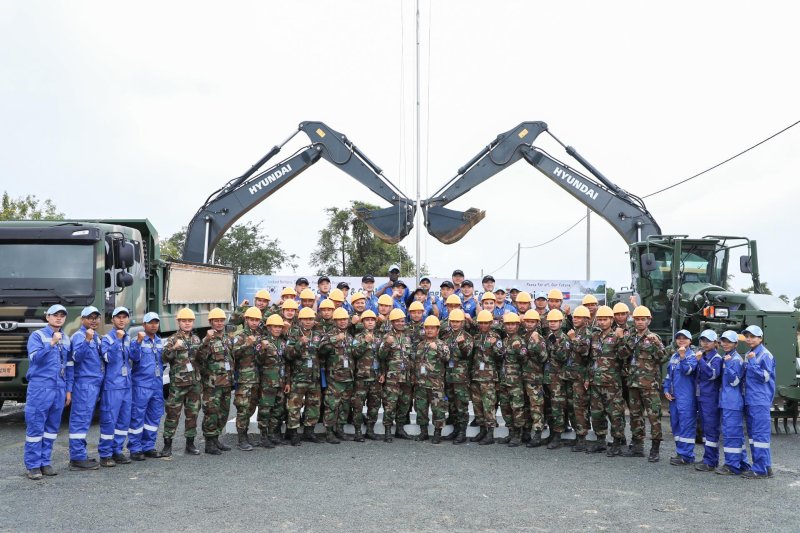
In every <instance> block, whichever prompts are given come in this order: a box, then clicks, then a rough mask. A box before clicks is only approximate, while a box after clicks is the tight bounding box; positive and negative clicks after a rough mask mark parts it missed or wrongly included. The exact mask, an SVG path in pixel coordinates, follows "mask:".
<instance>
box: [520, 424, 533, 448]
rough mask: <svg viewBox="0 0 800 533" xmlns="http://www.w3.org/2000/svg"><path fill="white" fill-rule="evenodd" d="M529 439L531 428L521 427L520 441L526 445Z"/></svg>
mask: <svg viewBox="0 0 800 533" xmlns="http://www.w3.org/2000/svg"><path fill="white" fill-rule="evenodd" d="M530 441H531V428H523V429H522V438H521V439H520V442H521V443H522V444H525V445H527V444H528V443H529V442H530Z"/></svg>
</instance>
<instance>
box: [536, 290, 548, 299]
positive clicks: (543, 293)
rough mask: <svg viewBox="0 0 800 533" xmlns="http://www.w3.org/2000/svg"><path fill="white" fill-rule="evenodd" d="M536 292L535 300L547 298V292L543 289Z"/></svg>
mask: <svg viewBox="0 0 800 533" xmlns="http://www.w3.org/2000/svg"><path fill="white" fill-rule="evenodd" d="M533 294H534V298H533V299H534V300H538V299H539V298H544V299H545V300H547V293H546V292H543V291H536V292H535V293H533Z"/></svg>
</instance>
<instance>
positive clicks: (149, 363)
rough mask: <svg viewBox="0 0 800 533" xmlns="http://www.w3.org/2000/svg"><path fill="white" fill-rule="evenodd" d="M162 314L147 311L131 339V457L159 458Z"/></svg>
mask: <svg viewBox="0 0 800 533" xmlns="http://www.w3.org/2000/svg"><path fill="white" fill-rule="evenodd" d="M160 320H161V319H160V318H159V317H158V315H157V314H156V313H152V312H151V313H146V314H145V315H144V318H143V319H142V324H144V331H140V332H139V333H138V334H137V336H136V340H134V341H133V342H131V405H132V407H131V423H130V426H131V427H130V429H128V450H130V452H131V459H133V460H134V461H144V460H145V458H146V457H150V458H152V459H157V458H159V457H161V454H160V453H158V451H157V450H156V437H157V436H158V424H159V423H160V422H161V416H162V415H163V414H164V379H163V377H162V375H163V372H164V364H163V363H162V361H161V353H162V352H163V351H164V345H163V343H162V341H161V337H159V336H158V328H159V325H160V323H161V322H160Z"/></svg>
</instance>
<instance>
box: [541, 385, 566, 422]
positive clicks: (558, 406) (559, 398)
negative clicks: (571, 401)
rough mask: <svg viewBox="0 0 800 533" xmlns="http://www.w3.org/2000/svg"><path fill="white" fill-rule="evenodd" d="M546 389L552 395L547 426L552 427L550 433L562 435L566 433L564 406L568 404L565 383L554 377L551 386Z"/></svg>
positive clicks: (546, 386)
mask: <svg viewBox="0 0 800 533" xmlns="http://www.w3.org/2000/svg"><path fill="white" fill-rule="evenodd" d="M544 387H545V391H546V392H547V393H548V394H549V395H550V418H549V419H548V420H547V424H548V425H549V426H550V431H555V432H556V433H561V432H563V431H564V406H565V404H566V400H565V399H564V382H563V381H561V380H560V379H558V378H557V377H555V376H554V377H553V378H552V380H551V381H550V384H548V385H545V386H544Z"/></svg>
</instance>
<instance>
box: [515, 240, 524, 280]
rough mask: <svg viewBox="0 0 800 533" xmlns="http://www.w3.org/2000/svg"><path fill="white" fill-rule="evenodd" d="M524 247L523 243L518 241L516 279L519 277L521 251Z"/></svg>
mask: <svg viewBox="0 0 800 533" xmlns="http://www.w3.org/2000/svg"><path fill="white" fill-rule="evenodd" d="M521 249H522V244H521V243H517V277H515V278H514V279H519V251H520V250H521Z"/></svg>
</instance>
